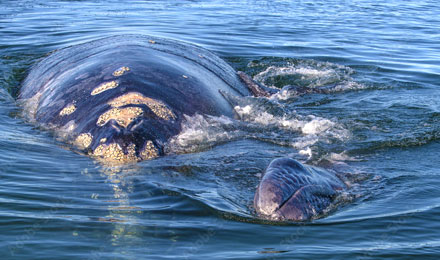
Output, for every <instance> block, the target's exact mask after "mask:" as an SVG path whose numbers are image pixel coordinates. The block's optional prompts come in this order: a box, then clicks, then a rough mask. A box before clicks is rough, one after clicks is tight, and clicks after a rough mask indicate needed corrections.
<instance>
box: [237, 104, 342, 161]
mask: <svg viewBox="0 0 440 260" xmlns="http://www.w3.org/2000/svg"><path fill="white" fill-rule="evenodd" d="M234 109H235V111H236V113H237V114H238V115H239V117H240V119H241V120H243V121H246V122H250V123H254V124H259V125H261V126H271V127H276V128H280V129H283V130H287V131H288V133H289V132H290V133H293V134H294V133H296V134H297V135H295V137H294V138H292V139H291V141H290V143H289V145H290V146H292V147H294V148H295V149H297V150H298V153H299V154H301V155H306V156H308V157H309V158H311V157H312V156H313V150H312V149H311V147H312V146H313V145H315V144H316V143H317V142H319V141H321V142H330V140H331V139H336V140H341V141H343V140H346V139H348V138H349V137H350V132H349V131H348V130H347V129H345V128H344V127H343V126H342V125H340V124H338V123H336V122H334V121H331V120H329V119H326V118H322V117H317V116H313V115H308V116H300V115H295V114H294V113H291V114H290V115H289V116H287V115H273V114H270V113H269V112H267V111H265V110H262V109H264V108H263V107H261V106H258V105H249V104H248V105H245V106H243V107H242V106H235V107H234Z"/></svg>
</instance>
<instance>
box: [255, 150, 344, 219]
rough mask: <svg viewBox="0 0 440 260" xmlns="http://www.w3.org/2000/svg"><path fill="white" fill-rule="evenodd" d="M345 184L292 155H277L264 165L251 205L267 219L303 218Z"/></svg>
mask: <svg viewBox="0 0 440 260" xmlns="http://www.w3.org/2000/svg"><path fill="white" fill-rule="evenodd" d="M345 188H346V187H345V184H344V183H343V182H342V181H341V180H340V179H339V178H338V177H337V176H336V175H334V174H332V173H330V172H328V171H326V170H323V169H320V168H315V167H308V166H305V165H303V164H301V163H300V162H298V161H296V160H294V159H291V158H278V159H275V160H273V161H272V162H271V163H270V164H269V166H268V167H267V169H266V171H265V173H264V175H263V178H262V180H261V182H260V184H259V185H258V188H257V191H256V193H255V197H254V208H255V210H256V211H257V213H258V214H259V215H260V216H262V217H264V218H267V219H271V220H278V221H285V220H289V221H305V220H311V219H313V218H315V217H317V216H319V215H321V214H323V212H324V210H325V209H326V208H327V207H328V206H330V205H331V203H332V201H333V199H334V197H335V196H336V195H337V194H338V192H339V191H341V190H343V189H345Z"/></svg>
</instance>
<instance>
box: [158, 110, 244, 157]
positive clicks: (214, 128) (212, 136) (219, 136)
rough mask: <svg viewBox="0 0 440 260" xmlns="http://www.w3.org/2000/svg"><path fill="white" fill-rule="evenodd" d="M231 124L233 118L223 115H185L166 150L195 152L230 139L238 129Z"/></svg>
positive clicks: (169, 151)
mask: <svg viewBox="0 0 440 260" xmlns="http://www.w3.org/2000/svg"><path fill="white" fill-rule="evenodd" d="M232 125H233V119H230V118H228V117H225V116H221V117H213V116H203V115H200V114H196V115H194V116H186V115H185V119H184V121H183V123H182V130H181V131H180V133H179V134H178V135H177V136H175V137H173V138H172V139H171V140H170V141H169V143H168V145H167V148H166V152H167V153H188V152H196V151H200V150H202V149H206V148H208V147H211V146H213V145H215V144H218V143H221V142H226V141H230V140H232V139H234V138H235V137H236V136H237V135H238V134H239V131H238V130H236V129H233V126H232ZM231 126H232V127H231ZM231 128H232V129H231Z"/></svg>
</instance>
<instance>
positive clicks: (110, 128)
mask: <svg viewBox="0 0 440 260" xmlns="http://www.w3.org/2000/svg"><path fill="white" fill-rule="evenodd" d="M275 91H276V90H274V89H270V88H267V87H265V86H263V85H262V84H260V83H258V82H255V81H253V80H252V78H251V77H249V76H248V75H246V74H245V73H243V72H236V71H235V70H234V69H233V68H232V67H231V66H230V65H229V64H228V63H227V62H225V61H224V60H223V59H221V58H219V57H218V56H217V55H215V54H214V53H212V52H210V51H208V50H206V49H204V48H201V47H199V46H197V45H194V44H191V43H186V42H181V41H176V40H171V39H164V38H160V37H153V36H147V35H116V36H110V37H106V38H103V39H98V40H93V41H90V42H86V43H82V44H79V45H73V46H69V47H66V48H63V49H60V50H55V51H53V52H51V53H49V54H48V55H47V56H46V57H43V58H42V59H41V60H39V61H38V62H36V63H35V64H34V65H33V66H32V67H31V69H30V70H29V72H28V74H27V76H26V77H25V79H24V80H23V82H22V84H21V88H20V92H19V96H18V101H19V103H20V104H21V105H22V107H23V114H24V115H25V116H26V117H27V118H28V119H29V120H30V121H31V122H32V123H34V124H36V125H38V126H39V127H41V128H43V129H46V130H48V131H52V132H53V133H54V134H55V135H56V136H57V137H58V138H61V139H62V140H63V141H64V142H66V143H69V144H71V145H72V147H73V148H74V149H76V150H77V151H80V152H81V153H83V154H86V155H87V156H90V157H91V158H93V159H95V160H97V161H99V162H102V163H106V164H110V165H120V164H126V163H136V162H139V161H143V160H152V159H154V158H157V157H159V156H163V155H165V154H166V152H165V147H166V144H167V142H169V140H170V139H171V138H172V137H174V136H176V135H178V134H179V132H180V131H181V130H182V122H183V121H184V118H185V116H193V115H195V114H202V115H210V116H226V117H231V118H232V117H234V116H235V112H234V109H233V107H232V106H231V104H230V103H229V102H228V100H227V99H226V98H225V93H227V94H228V95H236V96H249V95H255V96H263V97H267V96H270V95H271V94H272V93H274V92H275ZM343 188H344V185H343V183H342V182H340V181H338V179H337V177H335V176H334V175H332V174H331V173H329V172H326V171H325V170H316V169H311V168H308V167H306V166H305V165H303V164H301V163H299V162H298V161H295V160H293V159H290V158H278V159H275V160H274V161H272V162H271V163H270V165H269V166H268V168H267V170H266V172H265V174H264V176H263V178H262V180H261V182H260V184H259V186H258V188H257V191H256V194H255V199H254V208H255V210H256V213H257V214H258V216H260V217H261V218H267V219H271V220H281V221H301V220H308V219H312V218H313V217H314V216H318V215H319V214H322V212H323V211H324V210H325V208H326V207H328V206H329V205H330V204H331V202H332V198H334V196H335V195H336V194H337V192H338V191H339V190H342V189H343Z"/></svg>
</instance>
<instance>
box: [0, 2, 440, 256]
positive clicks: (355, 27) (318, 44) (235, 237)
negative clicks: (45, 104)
mask: <svg viewBox="0 0 440 260" xmlns="http://www.w3.org/2000/svg"><path fill="white" fill-rule="evenodd" d="M0 6H1V7H2V8H1V10H0V21H1V23H0V57H1V59H0V86H1V87H0V147H1V148H2V152H1V153H0V168H1V169H0V225H1V227H0V231H1V232H0V237H1V239H0V241H1V242H0V252H1V253H2V256H4V257H3V258H4V259H17V258H18V259H20V258H22V259H29V258H33V259H47V258H50V257H52V258H54V259H59V258H78V259H84V258H86V259H87V258H88V259H133V258H141V259H142V258H153V259H164V258H170V257H177V258H187V259H201V258H203V259H205V258H212V259H224V258H233V259H278V258H281V259H283V258H285V259H292V258H294V259H322V258H328V257H329V256H331V257H332V258H335V259H347V258H350V259H377V258H390V259H408V258H411V259H413V258H422V259H436V258H437V256H438V254H439V253H440V252H439V251H440V250H439V241H440V237H439V235H438V232H437V230H438V228H439V227H438V213H439V205H440V204H439V202H440V201H439V195H440V194H439V189H438V187H439V185H440V182H439V181H438V175H439V171H438V169H439V164H438V162H437V161H438V160H437V158H438V155H439V152H438V151H439V148H440V145H439V142H438V136H439V134H438V133H439V129H440V124H439V122H440V121H439V111H440V110H439V108H440V107H439V105H438V100H439V97H440V93H439V83H438V82H440V81H439V80H440V77H439V75H440V70H439V69H438V68H439V65H440V64H439V62H438V58H439V51H438V48H437V47H438V46H437V45H438V42H439V41H440V39H439V38H438V32H437V31H438V29H439V28H440V21H439V19H438V15H436V14H437V13H438V12H439V7H438V6H437V4H436V2H435V1H428V0H426V1H386V2H374V3H372V2H371V1H365V0H359V1H339V0H336V1H295V2H289V1H226V2H225V1H167V2H163V1H130V3H128V2H124V1H122V2H121V1H61V0H60V1H3V2H1V3H0ZM126 33H137V34H138V33H141V34H148V35H155V36H159V37H166V38H171V39H177V40H181V41H187V42H192V43H195V44H197V45H199V46H201V47H203V48H206V49H208V50H210V51H213V52H215V53H216V54H217V55H218V56H220V57H221V58H223V59H225V60H226V61H227V62H228V63H229V64H230V65H231V66H232V67H233V68H234V69H236V70H240V71H244V72H245V73H247V74H248V75H250V76H252V78H253V79H254V80H256V81H258V82H261V83H263V84H264V85H266V86H268V87H276V88H279V89H280V92H279V93H277V94H275V95H273V96H271V97H270V98H262V97H260V98H256V97H237V96H234V95H231V96H227V98H228V102H229V103H230V104H232V106H233V110H234V113H235V114H236V116H235V118H230V117H223V116H218V117H215V116H206V115H201V114H198V115H194V116H189V117H186V118H185V119H184V122H183V124H182V131H181V132H180V133H179V135H177V136H175V137H174V138H173V139H172V140H171V142H169V144H168V145H167V147H165V150H166V153H167V156H164V157H161V158H158V159H155V160H151V161H143V162H140V163H136V164H130V165H125V166H123V167H121V168H119V169H117V170H115V169H114V168H107V167H104V166H102V165H100V164H99V163H96V162H95V161H94V160H92V159H90V158H88V157H85V156H83V155H81V154H78V153H76V152H75V151H74V150H72V149H71V147H69V146H68V145H65V144H64V143H63V142H62V141H60V140H57V139H56V138H54V136H53V135H52V134H51V133H47V132H46V131H44V130H43V129H39V128H37V127H34V126H33V125H32V124H30V123H28V122H27V121H26V120H25V119H24V118H23V117H22V116H21V109H20V107H19V106H18V105H17V104H16V98H17V93H18V92H19V89H20V82H21V81H22V80H23V79H24V77H25V76H26V74H27V71H28V69H29V68H30V67H31V66H32V64H35V62H37V61H38V60H39V59H41V58H43V57H44V56H45V55H47V53H48V52H50V51H52V50H54V49H60V48H64V47H67V46H71V45H77V44H80V43H84V42H87V41H90V40H94V39H99V38H102V37H105V36H111V35H118V34H126ZM286 156H288V157H291V158H294V159H296V160H298V161H300V162H302V163H305V164H307V165H309V166H311V167H320V168H323V169H327V170H328V171H331V172H335V173H344V174H345V175H344V176H345V178H346V179H345V182H346V183H348V184H350V189H349V190H347V192H344V193H341V194H340V196H339V197H337V198H336V201H335V203H334V204H333V206H332V207H331V208H328V209H327V210H326V213H325V214H323V215H322V216H320V217H319V218H318V219H315V220H312V221H309V222H305V223H291V222H289V223H280V222H274V221H267V220H262V219H260V218H257V217H256V216H255V212H254V209H253V206H252V203H253V195H254V192H255V189H256V187H257V185H258V183H259V181H260V179H261V177H262V173H263V171H264V170H265V168H266V167H267V166H268V165H269V163H270V162H271V161H272V160H273V159H275V158H280V157H286Z"/></svg>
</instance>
